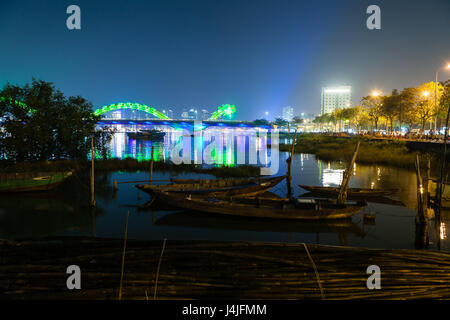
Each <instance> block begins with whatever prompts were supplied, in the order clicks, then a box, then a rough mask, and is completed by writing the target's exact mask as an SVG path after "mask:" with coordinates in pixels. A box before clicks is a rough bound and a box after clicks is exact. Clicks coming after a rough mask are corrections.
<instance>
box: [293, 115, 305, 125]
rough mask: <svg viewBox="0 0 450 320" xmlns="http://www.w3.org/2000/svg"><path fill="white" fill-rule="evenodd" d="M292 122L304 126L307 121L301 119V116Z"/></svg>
mask: <svg viewBox="0 0 450 320" xmlns="http://www.w3.org/2000/svg"><path fill="white" fill-rule="evenodd" d="M292 122H293V123H295V124H302V123H304V122H305V120H304V119H302V118H300V117H299V116H295V117H294V118H292Z"/></svg>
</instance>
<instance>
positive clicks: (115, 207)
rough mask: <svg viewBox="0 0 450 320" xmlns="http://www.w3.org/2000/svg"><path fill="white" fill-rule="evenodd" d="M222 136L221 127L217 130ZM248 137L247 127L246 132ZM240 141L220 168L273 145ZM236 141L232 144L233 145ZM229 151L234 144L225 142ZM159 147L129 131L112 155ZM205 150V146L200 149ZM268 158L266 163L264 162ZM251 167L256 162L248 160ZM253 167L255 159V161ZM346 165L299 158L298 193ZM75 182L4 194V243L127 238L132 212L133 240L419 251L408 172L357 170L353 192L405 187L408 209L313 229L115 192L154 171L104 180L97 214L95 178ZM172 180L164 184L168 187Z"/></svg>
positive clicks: (372, 208)
mask: <svg viewBox="0 0 450 320" xmlns="http://www.w3.org/2000/svg"><path fill="white" fill-rule="evenodd" d="M213 130H217V129H213ZM220 130H221V133H222V134H223V136H225V137H229V136H230V132H232V131H231V130H230V129H228V128H227V129H220ZM240 132H242V133H243V134H244V133H245V129H243V130H241V131H240ZM174 139H175V134H174V135H171V134H170V133H169V134H168V135H166V137H165V139H164V141H162V142H161V143H155V144H154V146H155V150H156V152H155V153H156V158H157V159H158V160H159V161H169V159H170V152H169V149H170V147H169V146H170V145H171V143H173V142H174ZM235 139H237V140H238V141H239V143H238V144H236V145H235V150H237V152H235V153H234V156H233V154H232V155H230V150H231V148H228V149H227V148H226V147H225V149H224V150H225V152H224V154H223V155H222V156H220V154H219V152H217V153H213V154H212V156H213V158H214V157H216V158H214V159H215V161H217V163H220V161H222V162H223V163H225V164H228V165H234V164H235V163H236V157H237V156H238V155H239V153H240V154H242V153H243V152H244V151H245V150H248V144H249V143H251V144H253V143H254V146H255V149H256V150H257V151H258V152H260V151H264V154H266V155H267V154H268V153H266V152H265V151H267V150H266V149H267V148H266V143H267V142H270V141H264V139H263V138H255V139H254V140H252V139H248V138H247V139H246V145H247V148H246V149H243V147H242V145H243V143H242V141H243V140H244V138H243V136H239V135H237V138H235ZM239 139H240V140H239ZM229 141H230V140H229ZM225 145H226V143H225ZM151 146H152V142H150V141H141V140H133V139H128V137H127V136H126V135H125V133H123V132H122V133H117V134H116V135H115V136H114V140H113V143H112V146H111V152H112V153H111V156H113V157H118V158H126V157H132V158H136V159H139V160H143V159H150V150H151ZM200 146H201V147H202V151H203V148H204V143H203V142H202V144H201V145H200V144H199V146H198V148H200ZM287 156H288V155H287V153H285V152H282V153H280V154H279V164H280V168H279V172H278V173H277V174H284V173H285V172H286V167H287V166H286V159H287ZM263 159H264V157H263ZM245 160H246V162H247V163H248V162H250V159H249V157H248V156H246V158H245ZM252 161H253V160H252ZM345 167H346V163H339V162H328V161H320V160H317V159H316V158H315V157H314V156H313V155H307V154H295V155H294V159H293V172H292V180H293V192H294V194H295V195H301V194H304V193H306V191H305V190H303V189H301V188H300V187H299V186H298V185H299V184H305V185H317V186H320V185H324V186H336V185H339V184H340V182H341V180H342V173H343V170H344V169H345ZM173 175H178V176H180V177H185V178H193V177H202V178H212V177H211V176H208V175H205V174H194V173H179V172H177V173H170V172H159V171H155V172H154V175H153V177H154V179H155V184H163V183H165V182H164V181H168V180H169V179H170V177H172V176H173ZM80 179H81V180H82V181H83V184H81V183H80V180H79V179H78V178H75V177H73V178H72V180H70V181H67V182H66V183H64V184H63V185H61V187H60V188H58V189H56V190H55V191H54V192H52V193H48V194H44V195H42V194H41V195H33V196H24V195H8V196H5V195H0V238H11V239H14V238H23V237H38V236H49V235H93V234H95V235H96V236H99V237H118V238H121V237H122V236H123V230H124V222H125V215H126V212H127V211H130V213H131V216H130V224H129V230H128V236H129V238H134V239H151V240H161V239H163V238H167V239H169V240H176V239H193V240H201V239H205V240H242V241H268V242H271V241H274V242H305V243H320V244H331V245H350V246H360V247H377V248H415V239H416V235H417V234H416V228H415V216H416V214H415V210H416V200H415V199H416V177H415V173H414V172H412V171H408V170H402V169H397V168H391V167H386V166H363V165H358V164H357V165H355V166H354V168H353V175H352V178H351V180H350V185H349V186H350V187H364V188H377V189H386V188H388V189H392V188H398V189H399V192H398V194H397V195H396V196H395V197H394V200H396V201H401V202H403V203H404V204H405V205H406V206H403V207H402V206H396V205H392V204H386V203H384V204H381V203H372V202H369V205H368V206H367V208H366V209H365V211H364V212H370V213H375V214H376V219H375V224H374V225H368V224H364V223H363V220H362V216H361V215H357V216H355V217H354V218H353V220H352V222H351V223H344V224H337V225H336V224H334V225H329V224H324V223H322V224H309V223H292V222H274V221H269V222H267V221H253V220H250V221H249V220H242V219H236V218H229V217H218V216H211V215H202V214H198V213H190V214H187V213H184V212H181V211H179V210H171V211H165V210H162V209H161V208H154V209H152V210H146V211H142V210H138V209H137V205H142V204H143V203H144V202H146V201H147V200H148V199H149V197H148V196H147V195H146V194H141V195H140V196H141V197H138V191H137V189H136V188H135V187H134V184H135V183H125V184H120V185H119V191H118V192H117V194H114V193H113V191H112V181H113V180H117V181H119V182H124V181H146V180H148V172H119V171H116V172H112V173H107V174H106V173H98V174H97V175H96V200H97V208H96V209H95V211H91V210H89V207H88V205H87V204H88V201H89V192H88V191H89V189H88V187H87V186H88V180H87V177H80ZM163 180H164V181H163ZM272 191H273V192H275V193H276V194H278V195H280V196H285V195H286V184H285V182H284V181H283V182H282V183H280V184H279V185H278V186H276V187H275V188H274V189H273V190H272ZM449 223H450V213H449V212H444V214H443V217H442V222H441V224H440V225H438V226H437V225H435V224H434V222H433V221H432V222H431V223H430V228H429V237H430V248H436V244H437V241H438V239H440V240H441V248H442V249H443V250H450V241H449V236H448V232H449V231H448V225H449Z"/></svg>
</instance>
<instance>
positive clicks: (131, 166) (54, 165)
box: [0, 158, 260, 178]
mask: <svg viewBox="0 0 450 320" xmlns="http://www.w3.org/2000/svg"><path fill="white" fill-rule="evenodd" d="M90 165H91V162H90V161H87V160H83V161H70V160H60V161H40V162H24V163H19V164H15V165H9V166H8V165H6V163H1V162H0V173H9V172H50V171H66V170H72V169H75V170H78V171H84V170H89V168H90ZM94 166H95V171H96V172H108V171H138V170H139V171H149V170H150V161H137V160H136V159H132V158H126V159H107V160H96V161H95V163H94ZM153 170H154V171H169V172H195V173H205V174H211V175H214V176H216V177H221V178H226V177H255V176H259V175H260V168H259V167H256V166H253V165H239V166H236V167H228V166H217V167H208V168H205V167H203V166H202V165H196V164H180V165H175V164H173V163H166V162H162V161H157V162H154V164H153Z"/></svg>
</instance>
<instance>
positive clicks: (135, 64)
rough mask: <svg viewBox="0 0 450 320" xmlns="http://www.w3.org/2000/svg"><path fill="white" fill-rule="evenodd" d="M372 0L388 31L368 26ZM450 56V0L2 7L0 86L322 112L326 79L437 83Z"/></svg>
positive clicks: (254, 110) (249, 115) (95, 1)
mask: <svg viewBox="0 0 450 320" xmlns="http://www.w3.org/2000/svg"><path fill="white" fill-rule="evenodd" d="M71 4H76V5H79V6H80V7H81V15H82V29H81V30H79V31H78V30H75V31H70V30H68V29H67V28H66V19H67V17H68V16H69V15H68V14H66V8H67V6H69V5H71ZM371 4H376V5H379V6H380V8H381V26H382V29H381V30H368V29H367V28H366V19H367V17H368V15H367V14H366V8H367V7H368V6H369V5H371ZM446 62H450V1H449V0H427V1H411V0H409V1H407V0H389V1H373V0H371V1H365V0H342V1H336V0H330V1H319V0H317V1H302V0H294V1H283V0H281V1H280V0H276V1H275V0H271V1H264V0H227V1H223V0H208V1H206V0H181V1H173V0H160V1H149V0H146V1H136V0H133V1H114V0H108V1H100V0H89V1H84V0H70V1H63V0H53V1H44V0H29V1H20V0H16V1H8V0H1V2H0V86H1V87H3V85H5V84H6V83H7V82H11V83H14V84H24V83H27V82H30V81H31V79H32V77H35V78H38V79H42V80H45V81H50V82H53V83H54V84H55V85H56V86H57V87H58V88H59V89H61V90H62V91H63V92H64V93H65V94H67V95H81V96H83V97H85V98H87V99H88V100H90V101H91V102H92V103H93V105H94V106H95V107H99V106H102V105H105V104H111V103H117V102H127V101H131V102H139V103H143V104H147V105H150V106H154V107H156V108H157V109H159V110H162V109H163V108H167V107H168V106H173V107H174V110H175V111H176V115H178V114H179V112H180V111H181V110H182V108H190V107H197V108H200V107H207V108H208V109H210V111H213V110H215V109H216V107H217V106H218V105H221V104H224V103H231V104H236V105H237V107H238V118H240V119H255V118H261V117H262V115H263V113H264V111H266V110H267V111H269V112H270V116H271V117H273V116H275V115H277V114H281V108H282V107H283V106H287V105H291V106H293V107H294V109H295V112H296V113H300V112H307V113H316V114H317V113H319V112H320V93H321V87H322V86H327V85H341V84H342V85H351V86H353V103H357V102H358V101H359V100H360V98H361V97H362V96H363V95H367V94H368V93H369V92H370V91H371V90H372V89H378V90H381V91H383V92H384V93H388V92H390V91H391V90H392V89H394V88H398V89H402V88H404V87H408V86H416V85H418V84H420V83H423V82H427V81H433V80H434V74H435V71H436V69H437V68H440V67H443V66H444V65H445V64H446ZM449 78H450V72H446V71H444V70H443V71H441V73H440V80H446V79H449Z"/></svg>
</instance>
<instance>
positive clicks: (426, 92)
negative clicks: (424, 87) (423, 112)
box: [422, 91, 430, 97]
mask: <svg viewBox="0 0 450 320" xmlns="http://www.w3.org/2000/svg"><path fill="white" fill-rule="evenodd" d="M422 95H423V96H424V97H428V96H429V95H430V93H429V92H428V91H424V92H422Z"/></svg>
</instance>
